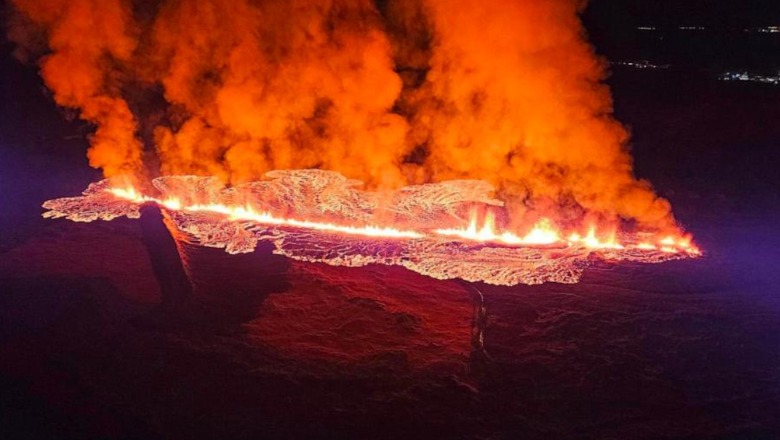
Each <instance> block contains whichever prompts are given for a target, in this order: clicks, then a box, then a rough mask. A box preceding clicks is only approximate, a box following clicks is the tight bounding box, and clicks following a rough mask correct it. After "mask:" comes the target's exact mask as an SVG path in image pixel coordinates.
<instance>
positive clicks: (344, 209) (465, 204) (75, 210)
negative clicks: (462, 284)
mask: <svg viewBox="0 0 780 440" xmlns="http://www.w3.org/2000/svg"><path fill="white" fill-rule="evenodd" d="M267 177H268V179H267V180H264V181H259V182H251V183H246V184H242V185H237V186H234V187H231V188H226V187H225V186H224V185H223V184H222V183H221V182H220V181H219V180H218V179H216V178H213V177H196V176H167V177H159V178H156V179H154V180H153V181H152V183H153V185H154V187H155V188H156V190H157V191H158V192H159V196H157V197H151V196H146V195H142V194H141V193H140V192H139V191H137V190H135V189H133V188H131V187H129V188H126V187H121V186H112V183H111V182H110V181H108V180H103V181H100V182H97V183H93V184H91V185H90V186H89V187H88V188H87V189H86V190H85V191H84V193H83V195H82V196H80V197H68V198H61V199H54V200H50V201H47V202H46V203H44V204H43V207H44V208H46V209H47V210H48V211H47V212H45V213H44V214H43V215H44V217H47V218H59V217H64V218H67V219H69V220H73V221H79V222H91V221H94V220H112V219H115V218H117V217H122V216H125V217H128V218H138V217H139V216H140V206H141V205H143V204H144V203H157V204H159V205H160V207H161V209H162V211H163V213H164V215H165V217H166V219H167V222H166V224H167V225H168V227H169V229H170V230H171V233H172V234H173V236H174V238H175V239H176V240H179V241H184V242H187V243H190V244H197V245H201V246H209V247H216V248H224V249H225V250H226V251H227V252H228V253H231V254H237V253H247V252H253V251H254V250H255V248H256V246H257V244H258V242H260V241H269V242H271V243H273V245H274V248H275V251H274V252H275V253H277V254H281V255H284V256H287V257H289V258H292V259H295V260H301V261H310V262H322V263H327V264H330V265H334V266H364V265H368V264H384V265H398V266H403V267H406V268H407V269H409V270H412V271H415V272H418V273H420V274H423V275H427V276H430V277H433V278H437V279H453V278H459V279H463V280H466V281H472V282H477V281H481V282H485V283H489V284H497V285H515V284H521V283H522V284H540V283H544V282H559V283H575V282H577V281H579V279H580V277H581V275H582V272H583V270H584V269H585V268H586V267H587V265H588V264H589V262H591V261H593V260H594V259H602V260H606V261H638V262H647V263H659V262H663V261H669V260H673V259H681V258H689V257H696V256H698V255H699V254H700V253H699V251H698V249H696V248H695V246H693V245H692V244H691V242H690V238H685V237H681V238H674V237H665V238H662V239H655V238H654V237H652V236H649V235H644V236H643V235H641V234H633V235H631V234H622V235H619V236H613V237H612V238H611V239H609V240H606V241H605V240H601V239H599V238H597V237H596V234H595V232H594V231H593V230H591V231H590V232H589V233H588V234H586V235H580V234H577V233H573V234H571V235H569V236H568V237H567V238H561V235H560V234H559V232H558V231H556V230H554V229H552V228H551V226H550V225H549V222H548V221H547V220H542V221H541V222H540V223H539V224H538V225H537V226H536V227H535V228H534V229H532V230H531V231H530V232H528V234H526V235H524V236H518V235H516V234H513V233H511V232H497V231H496V230H495V225H494V224H493V222H494V220H493V219H492V216H488V217H487V219H486V220H485V221H484V224H482V225H477V224H476V222H475V220H474V219H473V218H472V219H469V218H468V216H467V213H468V212H473V211H474V207H481V208H483V209H485V208H489V207H491V206H501V205H502V202H501V201H499V200H496V199H494V198H492V197H491V195H490V194H491V193H492V191H493V188H492V187H491V186H490V185H489V184H488V183H486V182H482V181H475V180H458V181H447V182H442V183H434V184H426V185H416V186H410V187H405V188H402V189H400V190H396V191H392V192H382V193H379V192H368V191H362V190H359V189H357V186H359V184H360V182H356V181H352V180H348V179H347V178H345V177H343V176H342V175H340V174H338V173H335V172H330V171H322V170H294V171H272V172H269V173H268V174H267ZM380 225H392V227H387V226H380Z"/></svg>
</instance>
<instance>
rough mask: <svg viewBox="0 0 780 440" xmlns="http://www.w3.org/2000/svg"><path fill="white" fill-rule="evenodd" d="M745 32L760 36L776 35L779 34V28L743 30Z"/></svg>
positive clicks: (762, 27) (763, 27)
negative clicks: (759, 34)
mask: <svg viewBox="0 0 780 440" xmlns="http://www.w3.org/2000/svg"><path fill="white" fill-rule="evenodd" d="M745 32H758V33H761V34H778V33H780V26H761V27H754V28H748V29H745Z"/></svg>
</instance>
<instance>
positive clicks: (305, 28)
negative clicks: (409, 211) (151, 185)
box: [8, 0, 675, 229]
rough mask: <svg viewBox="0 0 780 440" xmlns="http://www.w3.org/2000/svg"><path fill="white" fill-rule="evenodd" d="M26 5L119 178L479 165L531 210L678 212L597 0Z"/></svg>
mask: <svg viewBox="0 0 780 440" xmlns="http://www.w3.org/2000/svg"><path fill="white" fill-rule="evenodd" d="M12 2H13V4H14V6H15V8H14V9H15V13H14V14H13V15H12V17H11V20H10V26H9V28H8V29H9V31H8V33H9V37H10V38H11V39H12V40H13V41H15V42H16V43H17V44H18V48H17V53H18V55H19V56H20V57H23V58H28V59H29V58H32V59H37V60H38V61H39V63H40V66H41V75H42V76H43V78H44V80H45V82H46V84H47V86H48V87H50V88H51V90H52V91H53V92H54V97H55V100H56V102H57V103H58V104H60V105H62V106H66V107H73V108H76V109H78V110H79V111H80V112H81V113H80V114H81V117H82V118H83V119H86V120H88V121H90V122H92V123H93V124H94V125H95V126H96V130H95V133H94V135H93V136H92V138H91V145H92V146H91V148H90V150H89V153H88V156H89V160H90V164H91V165H92V166H94V167H98V168H101V169H103V171H104V173H105V174H106V176H108V177H112V176H119V175H133V176H136V177H139V178H140V177H143V176H149V175H156V174H198V175H215V176H218V177H220V178H221V179H223V180H225V181H228V182H231V183H239V182H245V181H249V180H255V179H260V178H262V176H263V174H264V173H265V172H267V171H269V170H273V169H290V168H312V167H318V168H323V169H329V170H334V171H338V172H341V173H342V174H344V175H346V176H347V177H350V178H355V179H360V180H362V181H364V182H366V184H367V185H368V186H369V187H370V188H390V187H399V186H402V185H405V184H410V183H423V182H430V181H441V180H445V179H453V178H457V179H461V178H467V179H482V180H487V181H489V182H491V183H492V184H494V185H495V186H496V188H497V189H498V191H499V195H500V196H501V198H503V199H504V200H506V201H507V203H508V207H509V212H510V214H511V215H510V217H511V218H512V219H513V220H514V221H515V222H528V221H533V218H534V217H535V216H539V215H545V216H549V217H553V218H554V219H555V220H556V221H559V222H576V221H584V219H591V220H592V219H598V220H599V221H605V220H606V221H617V219H619V218H622V219H627V220H632V221H635V222H637V223H638V224H639V225H641V226H642V227H645V228H652V229H670V228H674V227H675V222H674V219H673V217H672V214H671V209H670V205H669V203H668V202H667V201H666V200H664V199H662V198H659V197H657V196H656V195H655V194H654V192H653V190H652V188H651V187H650V185H649V183H647V182H645V181H642V180H637V179H636V178H635V177H634V175H633V171H632V161H631V157H630V155H629V153H628V151H627V148H626V142H627V140H628V134H627V132H626V130H625V129H624V128H623V127H622V126H621V125H620V124H619V123H618V122H616V121H615V120H614V119H613V117H612V116H611V112H612V102H611V97H610V92H609V90H608V88H607V87H606V86H605V85H604V84H603V83H602V79H603V78H604V75H605V68H604V64H603V62H602V60H600V59H599V58H598V57H597V56H595V54H594V51H593V49H592V47H591V46H590V45H589V44H588V42H587V40H586V38H585V32H584V29H583V27H582V24H581V22H580V20H579V13H580V12H581V10H582V8H584V6H585V3H584V1H581V0H545V1H538V0H515V1H503V0H377V1H376V2H374V1H369V0H161V1H150V0H135V1H129V0H128V1H123V0H13V1H12ZM131 109H132V111H131Z"/></svg>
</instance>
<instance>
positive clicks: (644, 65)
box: [610, 60, 669, 69]
mask: <svg viewBox="0 0 780 440" xmlns="http://www.w3.org/2000/svg"><path fill="white" fill-rule="evenodd" d="M610 64H612V65H613V66H624V67H631V68H634V69H668V68H669V64H653V63H651V62H650V61H647V60H639V61H612V62H611V63H610Z"/></svg>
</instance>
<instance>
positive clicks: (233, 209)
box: [107, 188, 701, 256]
mask: <svg viewBox="0 0 780 440" xmlns="http://www.w3.org/2000/svg"><path fill="white" fill-rule="evenodd" d="M107 191H109V192H110V193H112V194H113V195H114V196H116V197H117V198H120V199H123V200H128V201H132V202H134V203H138V204H143V203H155V204H157V205H160V206H162V207H164V208H166V209H168V210H171V211H184V212H207V213H214V214H220V215H224V216H226V217H227V218H228V219H229V220H233V221H251V222H255V223H259V224H266V225H278V226H290V227H295V228H302V229H310V230H317V231H323V232H335V233H343V234H349V235H359V236H367V237H379V238H405V239H422V238H426V237H430V236H432V235H436V236H443V237H456V238H460V239H463V240H468V241H475V242H489V243H498V244H502V245H510V246H552V245H562V244H563V245H569V246H583V247H586V248H589V249H594V250H605V249H613V250H620V249H638V250H644V251H660V252H665V253H684V254H688V255H691V256H698V255H701V251H700V250H699V249H698V248H697V247H696V246H695V245H694V244H693V242H692V239H691V237H690V236H689V235H686V236H682V237H675V236H665V237H662V238H660V239H656V240H648V241H640V242H638V243H636V244H621V243H620V242H619V241H618V240H617V238H616V236H615V234H614V233H612V234H610V235H609V236H608V237H606V238H599V237H598V236H597V234H596V228H595V226H592V227H590V228H589V230H588V232H587V233H586V234H584V235H581V234H579V233H576V232H574V233H572V234H570V235H569V236H568V237H563V236H562V235H561V234H560V232H559V231H558V230H557V229H556V228H555V227H554V226H553V224H552V222H551V221H550V220H549V219H546V218H542V219H541V220H539V221H538V222H537V223H536V224H535V225H534V226H533V228H531V230H530V231H529V232H528V233H527V234H525V235H523V236H519V235H517V234H515V233H513V232H509V231H504V232H499V231H497V230H496V225H495V219H494V217H493V215H492V214H488V215H487V216H486V218H485V220H484V222H483V224H482V226H479V225H478V221H477V219H476V216H474V217H473V218H472V220H471V222H470V224H469V226H468V227H466V228H447V229H435V230H433V231H431V232H429V233H423V232H418V231H412V230H402V229H395V228H390V227H384V226H345V225H338V224H334V223H322V222H315V221H308V220H297V219H290V218H281V217H277V216H274V215H272V214H269V213H264V212H257V211H255V210H253V209H252V208H251V207H249V206H246V207H243V206H228V205H224V204H187V205H185V204H183V203H182V202H181V200H179V199H175V198H167V199H158V198H154V197H150V196H146V195H143V194H140V193H138V192H137V191H136V190H135V189H134V188H110V189H108V190H107Z"/></svg>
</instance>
